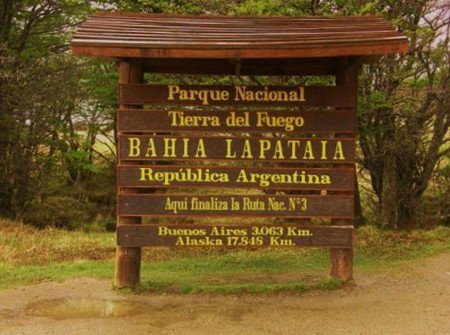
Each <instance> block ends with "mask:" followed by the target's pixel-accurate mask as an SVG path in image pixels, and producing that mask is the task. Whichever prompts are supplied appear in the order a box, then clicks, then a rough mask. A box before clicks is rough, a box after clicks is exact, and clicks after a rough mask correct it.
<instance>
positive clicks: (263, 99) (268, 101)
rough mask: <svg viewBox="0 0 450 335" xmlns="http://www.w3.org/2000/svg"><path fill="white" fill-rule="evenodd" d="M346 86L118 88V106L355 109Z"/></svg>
mask: <svg viewBox="0 0 450 335" xmlns="http://www.w3.org/2000/svg"><path fill="white" fill-rule="evenodd" d="M351 93H352V92H351V91H350V90H349V89H348V88H347V87H345V86H306V87H298V86H244V85H236V86H230V85H216V86H211V85H190V86H186V85H142V84H128V85H120V93H119V99H120V103H122V104H127V105H142V104H146V105H149V104H155V105H171V106H230V105H232V106H277V107H278V106H291V107H303V106H313V107H355V105H354V99H353V96H352V94H351Z"/></svg>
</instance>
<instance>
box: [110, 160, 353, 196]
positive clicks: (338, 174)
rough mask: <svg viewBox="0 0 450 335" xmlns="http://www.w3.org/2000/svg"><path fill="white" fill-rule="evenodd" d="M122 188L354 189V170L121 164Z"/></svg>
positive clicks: (119, 174)
mask: <svg viewBox="0 0 450 335" xmlns="http://www.w3.org/2000/svg"><path fill="white" fill-rule="evenodd" d="M117 184H118V186H119V187H127V188H129V187H138V188H149V187H152V188H161V187H212V188H239V187H243V188H256V189H286V190H288V189H289V190H321V191H322V190H327V191H329V190H331V191H344V192H350V191H353V187H354V169H339V170H336V169H312V168H263V167H223V166H219V167H217V166H211V167H209V166H180V165H175V166H174V165H172V166H170V165H146V166H145V165H144V166H143V165H139V166H134V165H119V166H118V167H117Z"/></svg>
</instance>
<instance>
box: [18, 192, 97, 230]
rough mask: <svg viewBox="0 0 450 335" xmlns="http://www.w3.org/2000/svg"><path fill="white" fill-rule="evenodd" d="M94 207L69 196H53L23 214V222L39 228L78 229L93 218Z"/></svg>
mask: <svg viewBox="0 0 450 335" xmlns="http://www.w3.org/2000/svg"><path fill="white" fill-rule="evenodd" d="M91 213H92V206H91V205H89V204H86V203H80V202H79V201H77V200H76V199H74V198H71V197H67V196H52V197H48V198H46V199H45V200H44V201H42V202H36V203H33V204H32V205H31V206H30V207H29V208H28V209H27V211H26V212H25V213H24V214H23V221H24V222H25V223H27V224H31V225H33V226H35V227H37V228H45V227H57V228H65V229H69V230H72V229H76V228H80V227H82V226H85V225H86V223H87V222H90V221H91V220H92V219H93V218H92V215H91Z"/></svg>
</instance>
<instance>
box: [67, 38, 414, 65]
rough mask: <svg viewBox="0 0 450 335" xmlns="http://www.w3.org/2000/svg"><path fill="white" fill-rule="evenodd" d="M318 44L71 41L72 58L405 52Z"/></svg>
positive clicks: (385, 46) (393, 46) (388, 45)
mask: <svg viewBox="0 0 450 335" xmlns="http://www.w3.org/2000/svg"><path fill="white" fill-rule="evenodd" d="M361 44H362V42H360V44H356V45H352V44H347V43H343V44H341V45H339V44H336V43H335V44H331V43H330V44H329V45H326V44H320V45H317V46H314V47H299V46H293V47H290V48H280V47H279V46H273V47H272V48H267V47H265V48H263V47H260V48H245V47H242V48H233V49H217V48H212V49H206V50H205V49H198V48H186V47H185V48H181V49H177V48H172V49H167V48H162V47H154V48H150V47H148V46H147V47H142V46H141V47H137V46H132V45H130V43H129V44H128V45H127V46H125V45H105V44H104V43H98V42H93V41H90V42H89V43H87V42H84V43H81V42H80V43H78V42H76V41H72V44H71V46H72V53H73V54H74V55H86V56H97V57H105V58H128V57H129V58H161V57H166V58H178V59H183V60H184V59H186V58H197V59H220V58H221V59H253V58H271V59H280V58H311V57H347V56H373V55H375V56H382V55H385V54H394V53H405V52H407V51H408V44H407V42H403V43H402V41H400V40H396V39H392V40H384V41H383V42H382V43H375V42H372V43H369V42H366V43H364V44H362V45H361Z"/></svg>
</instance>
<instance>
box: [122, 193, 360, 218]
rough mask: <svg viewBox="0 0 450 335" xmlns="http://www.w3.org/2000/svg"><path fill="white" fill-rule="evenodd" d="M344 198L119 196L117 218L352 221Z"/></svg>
mask: <svg viewBox="0 0 450 335" xmlns="http://www.w3.org/2000/svg"><path fill="white" fill-rule="evenodd" d="M353 202H354V199H353V196H346V195H301V194H298V195H249V196H243V195H217V196H216V195H183V194H119V195H118V204H117V212H118V215H121V216H153V217H155V216H157V217H284V218H312V217H321V218H348V219H350V218H352V217H353Z"/></svg>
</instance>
